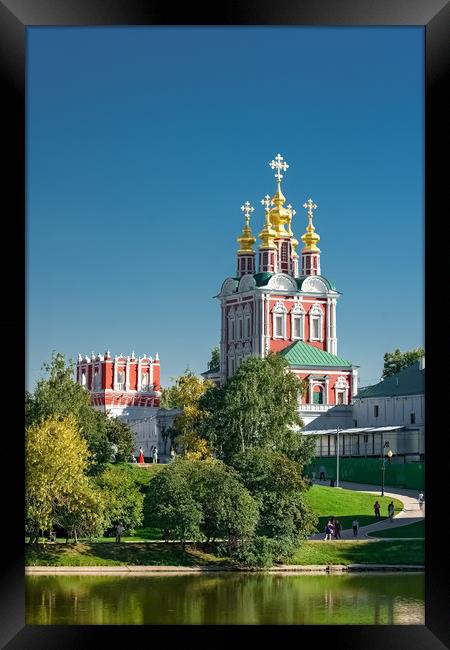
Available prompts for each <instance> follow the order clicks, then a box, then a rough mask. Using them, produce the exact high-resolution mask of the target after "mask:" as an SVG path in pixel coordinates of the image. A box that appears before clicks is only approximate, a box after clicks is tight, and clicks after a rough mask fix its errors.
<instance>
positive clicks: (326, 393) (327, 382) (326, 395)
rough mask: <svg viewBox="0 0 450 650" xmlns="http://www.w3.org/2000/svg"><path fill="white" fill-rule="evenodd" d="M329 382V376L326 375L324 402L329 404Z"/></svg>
mask: <svg viewBox="0 0 450 650" xmlns="http://www.w3.org/2000/svg"><path fill="white" fill-rule="evenodd" d="M328 384H329V378H328V375H326V376H325V395H324V397H325V399H324V404H328Z"/></svg>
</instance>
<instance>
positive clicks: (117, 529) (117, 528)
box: [116, 523, 125, 544]
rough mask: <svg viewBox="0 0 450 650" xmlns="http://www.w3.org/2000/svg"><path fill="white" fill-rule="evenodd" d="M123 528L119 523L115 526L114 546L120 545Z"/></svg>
mask: <svg viewBox="0 0 450 650" xmlns="http://www.w3.org/2000/svg"><path fill="white" fill-rule="evenodd" d="M124 530H125V528H124V527H123V526H122V524H121V523H119V524H117V526H116V544H120V538H121V537H122V535H123V531H124Z"/></svg>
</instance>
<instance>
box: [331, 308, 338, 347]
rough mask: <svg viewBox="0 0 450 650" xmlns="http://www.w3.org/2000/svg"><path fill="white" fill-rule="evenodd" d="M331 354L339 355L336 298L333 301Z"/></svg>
mask: <svg viewBox="0 0 450 650" xmlns="http://www.w3.org/2000/svg"><path fill="white" fill-rule="evenodd" d="M331 354H337V338H336V298H333V299H332V300H331Z"/></svg>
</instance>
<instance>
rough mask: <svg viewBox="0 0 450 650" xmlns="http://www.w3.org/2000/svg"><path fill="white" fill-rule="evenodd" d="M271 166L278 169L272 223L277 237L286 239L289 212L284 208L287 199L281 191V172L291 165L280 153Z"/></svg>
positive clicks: (271, 212) (273, 198)
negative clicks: (285, 226)
mask: <svg viewBox="0 0 450 650" xmlns="http://www.w3.org/2000/svg"><path fill="white" fill-rule="evenodd" d="M269 166H270V167H272V169H276V173H275V178H276V179H277V191H276V192H275V194H274V195H273V197H272V203H273V205H274V207H273V208H272V210H271V211H270V221H271V223H272V226H273V228H274V229H275V231H276V233H277V235H278V236H281V237H283V236H284V237H286V236H288V233H287V232H286V230H285V229H284V227H283V226H284V225H285V224H286V223H288V220H289V210H288V209H287V208H284V207H283V205H284V202H285V201H286V198H285V196H284V195H283V192H282V191H281V179H282V178H283V175H282V174H281V171H286V170H287V169H289V165H288V164H287V162H286V161H285V160H284V158H283V156H282V155H281V154H279V153H278V154H277V155H276V156H275V158H274V160H272V161H271V162H270V163H269Z"/></svg>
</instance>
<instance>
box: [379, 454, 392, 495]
mask: <svg viewBox="0 0 450 650" xmlns="http://www.w3.org/2000/svg"><path fill="white" fill-rule="evenodd" d="M386 456H387V459H388V461H389V462H391V458H392V451H391V450H390V449H389V451H388V452H387V454H386ZM386 456H383V464H382V466H381V496H382V497H384V472H385V469H386Z"/></svg>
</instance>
